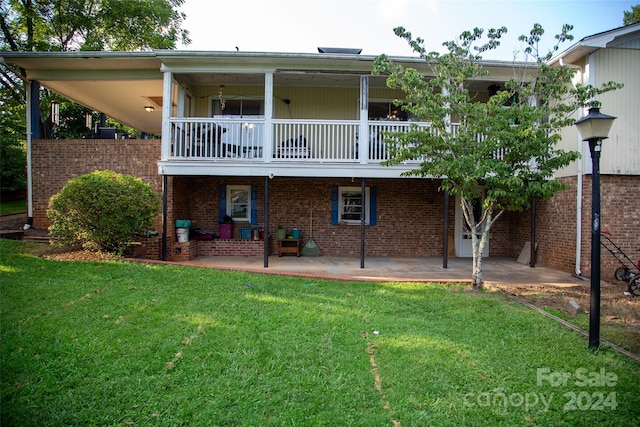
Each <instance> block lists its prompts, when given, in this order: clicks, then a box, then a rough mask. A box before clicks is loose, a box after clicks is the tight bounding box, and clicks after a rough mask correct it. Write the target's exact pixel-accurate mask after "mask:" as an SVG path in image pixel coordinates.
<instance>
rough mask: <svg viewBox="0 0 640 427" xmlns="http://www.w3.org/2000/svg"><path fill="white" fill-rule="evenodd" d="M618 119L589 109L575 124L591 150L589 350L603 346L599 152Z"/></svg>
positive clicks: (596, 109)
mask: <svg viewBox="0 0 640 427" xmlns="http://www.w3.org/2000/svg"><path fill="white" fill-rule="evenodd" d="M615 119H616V117H613V116H608V115H606V114H602V113H601V112H600V109H599V108H596V107H592V108H589V114H587V115H586V116H584V117H582V118H581V119H580V120H578V121H576V123H575V124H576V127H577V128H578V132H580V137H581V138H582V140H583V141H588V142H589V150H590V151H591V164H592V166H593V167H592V169H593V170H592V172H591V305H590V308H589V348H592V349H597V348H598V346H599V345H600V151H601V150H602V140H603V139H607V138H608V137H609V130H610V129H611V125H613V121H614V120H615Z"/></svg>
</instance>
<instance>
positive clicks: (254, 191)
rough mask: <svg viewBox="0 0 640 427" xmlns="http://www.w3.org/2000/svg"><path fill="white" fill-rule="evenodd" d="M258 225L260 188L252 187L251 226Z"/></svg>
mask: <svg viewBox="0 0 640 427" xmlns="http://www.w3.org/2000/svg"><path fill="white" fill-rule="evenodd" d="M257 223H258V187H256V186H255V185H252V186H251V224H257Z"/></svg>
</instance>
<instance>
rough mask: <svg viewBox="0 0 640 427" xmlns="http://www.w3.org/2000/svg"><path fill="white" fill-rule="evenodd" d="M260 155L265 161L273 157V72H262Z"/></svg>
mask: <svg viewBox="0 0 640 427" xmlns="http://www.w3.org/2000/svg"><path fill="white" fill-rule="evenodd" d="M262 137H263V138H264V140H263V141H262V155H263V158H264V161H265V162H270V161H271V159H272V157H273V154H272V153H273V73H265V74H264V133H263V134H262Z"/></svg>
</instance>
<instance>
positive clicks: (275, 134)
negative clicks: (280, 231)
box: [170, 117, 428, 163]
mask: <svg viewBox="0 0 640 427" xmlns="http://www.w3.org/2000/svg"><path fill="white" fill-rule="evenodd" d="M170 122H171V138H170V140H171V154H170V159H175V160H183V159H184V160H186V159H189V160H231V159H239V160H242V161H258V162H259V161H277V162H291V161H294V162H301V161H304V162H346V163H349V162H351V163H368V162H369V163H371V162H373V163H376V162H381V161H384V160H387V159H389V157H390V152H389V151H390V150H389V146H388V145H387V143H385V141H384V134H385V133H386V132H396V131H406V130H408V129H409V127H410V125H411V123H407V122H386V121H371V122H369V124H368V130H369V134H368V135H367V138H366V140H367V142H366V143H367V144H368V147H369V148H368V150H363V152H364V155H365V157H366V158H365V159H360V158H359V157H360V149H359V145H360V143H361V141H362V138H360V135H359V131H360V122H359V121H357V120H279V119H278V120H273V121H272V123H273V125H272V126H273V129H272V133H271V134H272V142H271V144H270V149H269V150H265V149H264V148H265V140H264V137H265V132H264V130H265V126H266V123H265V120H264V119H260V118H258V119H235V118H192V117H191V118H175V117H174V118H171V119H170ZM419 126H420V127H423V128H425V127H428V124H426V123H420V124H419ZM267 151H268V152H267Z"/></svg>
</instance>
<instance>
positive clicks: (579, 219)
mask: <svg viewBox="0 0 640 427" xmlns="http://www.w3.org/2000/svg"><path fill="white" fill-rule="evenodd" d="M559 63H560V66H561V67H563V66H565V65H566V66H568V67H571V68H575V69H577V70H578V71H579V72H580V79H579V80H580V83H581V84H584V71H583V70H582V67H580V66H579V65H575V64H565V63H564V57H563V56H561V57H560V58H559ZM582 116H583V112H582V111H580V117H582ZM580 117H578V118H580ZM578 151H579V152H580V159H578V171H577V173H576V178H577V182H576V261H575V275H576V276H578V277H581V276H582V270H581V258H582V177H583V175H584V171H583V163H582V159H583V157H584V144H583V142H582V140H581V139H580V134H579V133H578Z"/></svg>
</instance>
